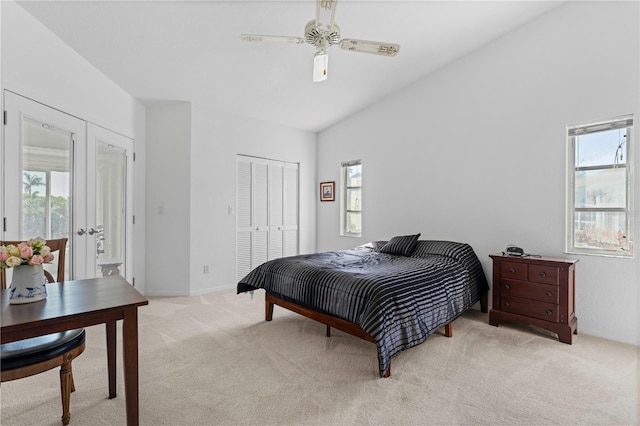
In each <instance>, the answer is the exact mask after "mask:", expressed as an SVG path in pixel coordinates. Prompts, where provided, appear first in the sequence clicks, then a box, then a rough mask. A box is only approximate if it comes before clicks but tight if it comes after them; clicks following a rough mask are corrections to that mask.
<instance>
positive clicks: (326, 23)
mask: <svg viewBox="0 0 640 426" xmlns="http://www.w3.org/2000/svg"><path fill="white" fill-rule="evenodd" d="M316 2H317V8H316V19H313V20H311V21H309V22H308V23H307V25H306V26H305V29H304V37H293V36H269V35H257V34H241V35H240V39H241V40H242V41H246V42H277V43H293V44H302V43H308V44H310V45H312V46H314V47H315V48H316V53H315V55H313V81H314V82H319V81H324V80H326V79H327V70H328V64H329V55H328V54H327V49H329V48H330V47H331V46H333V45H334V44H337V45H339V46H340V48H341V49H342V50H346V51H350V52H364V53H372V54H375V55H381V56H396V55H397V54H398V52H399V51H400V45H399V44H396V43H384V42H378V41H369V40H356V39H342V40H340V28H339V27H338V25H336V23H335V22H334V17H335V13H336V3H337V0H316Z"/></svg>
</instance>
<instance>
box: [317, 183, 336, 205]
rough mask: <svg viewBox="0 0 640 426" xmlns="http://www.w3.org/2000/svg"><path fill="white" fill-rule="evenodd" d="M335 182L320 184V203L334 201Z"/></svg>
mask: <svg viewBox="0 0 640 426" xmlns="http://www.w3.org/2000/svg"><path fill="white" fill-rule="evenodd" d="M335 192H336V183H335V182H320V201H335V199H336V196H335Z"/></svg>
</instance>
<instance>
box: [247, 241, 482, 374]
mask: <svg viewBox="0 0 640 426" xmlns="http://www.w3.org/2000/svg"><path fill="white" fill-rule="evenodd" d="M419 235H420V234H417V235H405V236H398V237H394V238H392V239H391V240H389V241H375V242H372V243H368V244H365V245H362V246H359V247H356V248H354V249H350V250H340V251H329V252H323V253H315V254H305V255H298V256H292V257H285V258H280V259H275V260H271V261H268V262H266V263H263V264H262V265H260V266H258V267H257V268H255V269H254V270H253V271H251V272H250V273H249V274H248V275H247V276H245V277H244V278H243V279H242V280H240V282H239V283H238V285H237V292H238V294H240V293H244V292H251V291H255V290H258V289H264V290H265V319H266V320H267V321H271V319H272V318H273V307H274V305H278V306H281V307H284V308H286V309H289V310H291V311H294V312H297V313H299V314H301V315H304V316H306V317H309V318H311V319H314V320H317V321H319V322H321V323H324V324H325V325H326V326H327V327H326V330H327V336H330V330H331V328H336V329H338V330H341V331H344V332H346V333H349V334H352V335H354V336H356V337H360V338H362V339H365V340H368V341H370V342H372V343H375V344H376V345H377V349H378V365H379V373H380V376H381V377H389V376H390V374H391V359H392V358H393V357H394V356H395V355H397V354H398V353H400V352H401V351H403V350H405V349H408V348H411V347H414V346H416V345H418V344H420V343H422V342H424V341H425V340H426V339H427V337H429V336H430V335H431V334H433V333H434V332H435V331H436V330H438V329H439V328H441V327H443V326H444V327H445V328H444V331H445V335H447V336H449V337H451V335H452V322H453V321H454V320H455V319H456V318H457V317H458V316H460V315H462V314H463V313H464V312H465V311H467V310H468V309H469V308H471V307H472V306H473V305H474V304H475V303H476V302H478V301H480V302H481V309H482V312H487V309H488V307H487V291H488V289H489V287H488V284H487V280H486V277H485V275H484V272H483V270H482V265H481V264H480V261H479V260H478V257H477V256H476V254H475V252H474V251H473V249H472V248H471V246H469V245H468V244H466V243H458V242H452V241H426V240H418V238H419Z"/></svg>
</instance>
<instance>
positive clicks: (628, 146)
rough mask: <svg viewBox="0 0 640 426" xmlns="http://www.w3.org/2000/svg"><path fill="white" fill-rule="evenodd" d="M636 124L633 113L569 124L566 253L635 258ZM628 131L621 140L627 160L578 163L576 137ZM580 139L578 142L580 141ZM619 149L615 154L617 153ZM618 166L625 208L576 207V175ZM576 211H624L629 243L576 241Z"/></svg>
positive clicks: (626, 235) (620, 144)
mask: <svg viewBox="0 0 640 426" xmlns="http://www.w3.org/2000/svg"><path fill="white" fill-rule="evenodd" d="M633 126H634V117H633V115H632V114H629V115H624V116H619V117H614V118H610V119H607V120H602V121H598V122H592V123H589V124H580V125H573V126H567V133H566V135H567V209H566V247H565V252H566V253H571V254H581V255H596V256H604V257H619V258H633V257H634V256H635V254H634V250H633V235H634V234H633V231H634V223H633V219H634V200H633V194H634V179H633V169H634V162H635V156H634V152H633V136H634V132H633V129H634V128H633ZM620 129H624V130H626V139H625V141H624V142H622V141H621V142H620V143H619V145H618V150H621V149H622V148H621V147H622V146H623V145H624V156H625V159H626V160H625V163H624V164H617V163H615V160H614V162H612V163H611V164H600V165H595V166H594V165H587V166H578V165H576V140H577V139H578V138H579V137H580V136H586V135H591V134H596V133H601V132H608V131H613V130H620ZM578 142H579V141H578ZM618 150H616V153H615V155H614V158H615V156H616V155H618V153H619V152H618ZM619 168H624V169H625V183H624V186H625V188H624V191H625V205H624V207H576V188H575V185H576V175H577V174H578V173H581V172H589V171H607V170H615V169H619ZM576 213H614V214H615V213H617V214H620V213H622V214H624V216H625V217H624V221H625V229H624V231H623V232H624V234H623V235H625V238H626V239H627V244H626V246H627V247H629V250H627V249H626V248H625V247H620V248H619V249H617V250H616V249H607V248H596V247H585V246H581V245H580V244H577V238H576V224H575V221H576Z"/></svg>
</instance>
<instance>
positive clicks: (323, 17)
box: [316, 0, 338, 32]
mask: <svg viewBox="0 0 640 426" xmlns="http://www.w3.org/2000/svg"><path fill="white" fill-rule="evenodd" d="M316 3H317V8H316V28H318V29H320V30H323V31H329V32H331V31H332V30H333V25H334V20H335V16H336V4H337V3H338V0H317V1H316Z"/></svg>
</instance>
